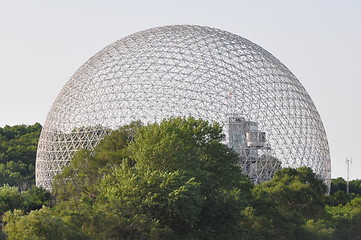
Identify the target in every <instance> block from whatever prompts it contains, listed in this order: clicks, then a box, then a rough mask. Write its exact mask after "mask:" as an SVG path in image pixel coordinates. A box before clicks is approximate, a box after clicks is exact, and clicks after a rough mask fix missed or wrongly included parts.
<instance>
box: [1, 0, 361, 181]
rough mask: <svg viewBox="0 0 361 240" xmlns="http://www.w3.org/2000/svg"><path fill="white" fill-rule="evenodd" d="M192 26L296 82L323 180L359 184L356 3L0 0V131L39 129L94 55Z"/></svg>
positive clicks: (359, 15)
mask: <svg viewBox="0 0 361 240" xmlns="http://www.w3.org/2000/svg"><path fill="white" fill-rule="evenodd" d="M172 24H197V25H204V26H209V27H216V28H219V29H222V30H226V31H229V32H232V33H235V34H237V35H240V36H242V37H244V38H247V39H249V40H251V41H252V42H254V43H256V44H258V45H260V46H261V47H263V48H264V49H266V50H267V51H269V52H270V53H272V54H273V55H274V56H275V57H276V58H278V59H279V60H280V61H281V62H282V63H283V64H285V65H286V66H287V67H288V68H289V69H290V70H291V71H292V72H293V73H294V74H295V75H296V76H297V78H298V79H299V80H300V81H301V83H302V84H303V85H304V87H305V88H306V90H307V91H308V93H309V94H310V96H311V98H312V99H313V101H314V103H315V105H316V107H317V109H318V111H319V113H320V115H321V118H322V120H323V123H324V126H325V129H326V132H327V135H328V141H329V144H330V150H331V159H332V177H333V178H335V177H339V176H342V177H344V178H346V164H345V158H346V157H352V158H353V163H352V164H351V166H350V178H351V179H355V178H358V179H361V151H360V150H361V140H360V139H361V94H360V91H361V1H359V0H343V1H339V0H337V1H336V0H323V1H321V0H302V1H291V0H283V1H282V0H273V1H270V0H257V1H242V0H235V1H226V0H222V1H221V0H219V1H212V0H207V1H203V0H198V1H197V0H182V1H172V0H164V1H159V0H151V1H149V0H148V1H147V0H139V1H130V0H128V1H116V0H114V1H112V0H102V1H101V0H99V1H96V0H77V1H71V0H62V1H45V0H32V1H29V0H13V1H7V0H0V126H1V127H3V126H5V125H15V124H34V123H35V122H40V123H41V124H44V121H45V118H46V115H47V113H48V111H49V109H50V106H51V104H52V102H53V101H54V100H55V97H56V95H57V94H58V93H59V91H60V90H61V88H62V87H63V86H64V85H65V83H66V81H67V80H68V79H69V78H70V77H71V76H72V74H73V73H74V72H75V71H76V70H77V69H78V68H79V67H80V66H81V65H82V64H83V63H84V62H85V61H86V60H87V59H89V58H90V57H91V56H93V55H94V54H95V53H96V52H98V51H99V50H101V49H102V48H104V47H105V46H107V45H108V44H110V43H112V42H114V41H116V40H119V39H120V38H122V37H124V36H127V35H129V34H132V33H135V32H138V31H140V30H145V29H148V28H151V27H157V26H164V25H172Z"/></svg>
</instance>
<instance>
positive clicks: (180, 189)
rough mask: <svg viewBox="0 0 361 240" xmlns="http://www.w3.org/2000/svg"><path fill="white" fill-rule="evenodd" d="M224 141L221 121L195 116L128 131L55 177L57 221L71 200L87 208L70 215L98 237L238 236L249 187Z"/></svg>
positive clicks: (81, 155) (78, 156)
mask: <svg viewBox="0 0 361 240" xmlns="http://www.w3.org/2000/svg"><path fill="white" fill-rule="evenodd" d="M223 140H224V135H223V134H222V129H221V127H220V126H219V125H218V124H209V123H208V122H207V121H203V120H196V119H194V118H175V119H169V120H165V121H163V122H162V123H160V124H151V125H148V126H143V127H141V124H139V122H138V123H133V124H131V125H129V126H124V127H122V128H120V129H119V130H118V131H114V132H113V133H111V134H110V135H109V136H107V137H105V138H104V140H103V141H102V142H101V143H100V144H99V145H98V146H97V147H96V148H95V149H94V152H91V151H87V150H82V151H79V152H78V153H77V154H76V155H75V157H74V159H73V161H72V162H71V163H70V165H69V167H67V168H65V169H64V170H63V173H61V174H60V175H58V176H57V177H56V179H55V181H54V186H53V190H54V193H55V195H56V198H57V202H58V204H57V206H56V208H57V209H58V210H57V211H58V212H59V215H58V216H60V215H61V216H63V217H65V216H67V213H66V212H72V211H74V210H71V209H69V208H66V209H67V210H64V206H69V203H71V204H70V205H76V206H77V208H78V209H86V210H84V212H82V214H78V215H76V214H72V216H82V217H86V218H87V219H88V220H89V221H87V222H88V223H89V224H87V223H84V224H83V225H82V226H79V228H81V229H87V234H89V235H90V236H96V237H95V238H98V239H106V238H110V239H111V238H114V236H124V238H126V236H132V237H131V238H132V239H152V238H154V239H160V238H164V239H169V238H173V239H178V238H179V239H238V238H239V237H240V236H241V235H242V234H245V231H244V229H243V228H242V224H241V221H242V220H244V218H243V216H242V214H241V211H242V210H243V209H244V208H245V207H246V206H248V204H249V201H250V200H249V197H250V189H251V187H252V185H251V183H250V182H249V181H248V179H247V178H246V177H245V176H243V175H242V174H241V170H240V168H239V167H238V165H237V161H238V155H237V154H236V153H235V152H234V151H232V150H231V149H229V148H228V147H227V146H226V145H224V144H223V143H222V141H223ZM64 202H67V203H68V204H63V203H64ZM60 206H63V210H61V209H62V207H60ZM78 213H79V212H78ZM99 216H103V218H102V220H103V221H105V222H107V223H108V224H107V225H106V226H104V225H101V224H98V223H97V222H96V221H93V220H91V219H95V218H97V217H99ZM67 218H69V217H67ZM72 219H73V220H72V221H73V222H77V220H76V219H74V218H72ZM78 222H79V221H78Z"/></svg>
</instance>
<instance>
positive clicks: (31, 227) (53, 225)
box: [4, 207, 87, 240]
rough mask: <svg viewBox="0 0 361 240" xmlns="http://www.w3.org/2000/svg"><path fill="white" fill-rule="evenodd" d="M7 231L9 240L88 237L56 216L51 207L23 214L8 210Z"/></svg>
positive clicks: (5, 218) (61, 239) (54, 239)
mask: <svg viewBox="0 0 361 240" xmlns="http://www.w3.org/2000/svg"><path fill="white" fill-rule="evenodd" d="M4 220H5V221H6V223H7V224H6V226H5V232H6V234H7V237H8V239H9V240H23V239H34V240H48V239H53V240H57V239H59V240H63V239H74V240H75V239H87V236H86V235H85V234H84V233H82V232H81V231H77V230H74V229H72V228H71V227H70V226H69V225H67V224H66V223H65V222H64V220H63V219H61V218H59V217H55V216H54V215H53V213H52V211H51V209H49V208H46V207H45V208H42V209H39V210H35V211H32V212H30V214H29V215H23V213H22V211H20V210H15V211H14V212H7V213H6V214H5V216H4Z"/></svg>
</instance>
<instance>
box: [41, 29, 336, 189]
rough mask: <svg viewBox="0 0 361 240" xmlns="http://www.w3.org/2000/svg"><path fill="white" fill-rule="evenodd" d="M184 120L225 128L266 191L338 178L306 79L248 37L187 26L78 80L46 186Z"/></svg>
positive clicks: (58, 127) (57, 125)
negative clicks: (305, 176) (146, 132)
mask: <svg viewBox="0 0 361 240" xmlns="http://www.w3.org/2000/svg"><path fill="white" fill-rule="evenodd" d="M175 116H193V117H196V118H202V119H205V120H209V121H211V122H213V121H216V122H219V123H221V124H222V125H223V127H224V132H225V134H226V135H227V139H226V141H228V144H230V146H232V147H234V148H235V149H236V150H237V151H238V152H239V153H240V155H241V157H240V165H241V166H242V168H243V170H244V171H245V173H247V174H249V175H250V176H251V178H252V179H253V180H254V182H256V183H258V182H261V181H264V180H267V179H269V178H270V177H271V176H272V174H273V172H274V170H275V169H277V168H279V167H300V166H309V167H311V168H312V169H313V171H314V172H315V173H316V174H317V175H319V176H320V177H321V178H323V179H326V180H329V179H330V174H331V166H330V155H329V149H328V143H327V138H326V134H325V130H324V127H323V125H322V122H321V119H320V116H319V114H318V112H317V110H316V107H315V106H314V104H313V102H312V100H311V98H310V97H309V95H308V94H307V92H306V90H305V89H304V88H303V86H302V85H301V83H300V82H299V81H298V80H297V78H296V77H295V76H294V75H293V74H292V73H291V72H290V71H289V70H288V69H287V68H286V67H285V66H284V65H283V64H282V63H281V62H280V61H279V60H277V59H276V58H275V57H274V56H272V55H271V54H270V53H268V52H267V51H265V50H264V49H262V48H261V47H259V46H258V45H256V44H254V43H252V42H250V41H248V40H246V39H244V38H242V37H240V36H237V35H234V34H232V33H229V32H225V31H221V30H218V29H214V28H208V27H201V26H185V25H180V26H166V27H158V28H153V29H149V30H145V31H141V32H138V33H135V34H133V35H130V36H128V37H125V38H122V39H121V40H119V41H117V42H115V43H113V44H110V45H109V46H107V47H105V48H104V49H103V50H101V51H100V52H98V53H97V54H95V55H94V56H93V57H92V58H90V59H89V60H88V61H87V62H86V63H85V64H84V65H83V66H81V67H80V68H79V70H77V71H76V73H75V74H74V75H73V76H72V77H71V78H70V79H69V81H68V82H67V83H66V85H65V86H64V88H63V89H62V90H61V92H60V93H59V95H58V96H57V98H56V100H55V102H54V103H53V105H52V107H51V109H50V111H49V113H48V116H47V119H46V122H45V124H44V126H43V129H42V132H41V136H40V141H39V146H38V152H37V159H36V184H37V185H38V186H43V187H44V188H46V189H51V184H52V178H53V177H54V175H55V174H57V173H59V172H60V171H61V169H62V168H63V167H64V166H66V165H67V164H68V163H69V161H70V160H71V158H72V155H73V154H74V152H75V151H77V149H79V148H88V149H92V148H93V147H94V146H95V145H96V144H97V143H98V142H99V141H100V140H101V139H102V138H103V137H104V136H105V135H106V134H108V133H109V132H110V131H111V130H112V129H116V128H118V127H119V126H122V125H125V124H128V123H130V122H131V121H134V120H141V121H142V122H143V123H152V122H160V121H161V120H163V119H164V118H169V117H175ZM232 139H233V140H232ZM236 145H237V146H236ZM242 154H243V157H242ZM247 154H248V155H247Z"/></svg>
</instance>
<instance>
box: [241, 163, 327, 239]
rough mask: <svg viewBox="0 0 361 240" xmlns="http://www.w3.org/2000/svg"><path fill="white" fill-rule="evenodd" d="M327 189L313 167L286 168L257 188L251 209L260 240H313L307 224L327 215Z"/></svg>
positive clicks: (249, 210) (249, 212)
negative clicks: (325, 208)
mask: <svg viewBox="0 0 361 240" xmlns="http://www.w3.org/2000/svg"><path fill="white" fill-rule="evenodd" d="M325 192H326V186H325V185H324V184H323V183H322V180H320V179H318V178H317V177H316V175H315V174H314V173H313V172H312V170H311V169H310V168H307V167H302V168H298V169H292V168H284V169H282V170H279V171H277V172H276V173H275V176H274V177H273V178H272V179H271V180H269V181H268V182H264V183H262V184H260V185H258V186H256V187H255V188H254V189H253V196H254V201H253V204H252V207H250V208H248V209H247V213H248V217H249V218H250V219H251V220H252V221H253V226H254V228H255V234H256V235H257V236H258V237H257V238H258V239H312V238H314V236H313V235H312V232H310V231H307V229H306V228H305V223H306V222H307V221H308V220H310V219H315V220H317V219H320V218H322V217H323V216H324V214H325V212H324V207H325Z"/></svg>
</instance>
